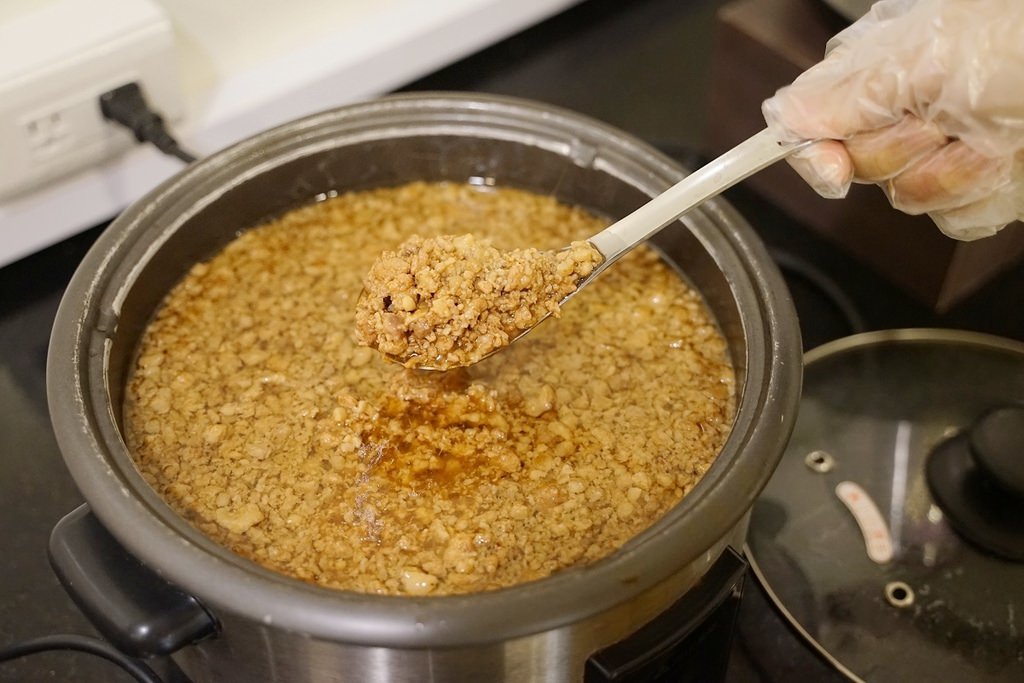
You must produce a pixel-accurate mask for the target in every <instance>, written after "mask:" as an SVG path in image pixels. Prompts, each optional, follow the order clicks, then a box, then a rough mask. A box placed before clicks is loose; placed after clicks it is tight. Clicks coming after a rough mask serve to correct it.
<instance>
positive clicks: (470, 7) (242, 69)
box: [0, 0, 579, 265]
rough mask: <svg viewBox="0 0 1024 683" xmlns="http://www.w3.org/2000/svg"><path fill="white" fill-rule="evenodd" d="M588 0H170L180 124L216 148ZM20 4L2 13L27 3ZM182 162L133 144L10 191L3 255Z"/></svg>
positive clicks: (71, 224)
mask: <svg viewBox="0 0 1024 683" xmlns="http://www.w3.org/2000/svg"><path fill="white" fill-rule="evenodd" d="M4 1H5V2H10V1H11V0H4ZM19 1H20V3H21V4H25V0H14V5H15V6H18V5H19ZM45 1H46V2H53V0H45ZM77 1H78V2H93V1H94V0H77ZM578 1H579V0H433V1H432V2H425V1H424V0H301V1H300V0H294V1H293V2H279V1H278V0H249V1H248V2H246V1H244V0H216V1H214V0H158V3H159V4H160V5H161V6H162V7H163V8H164V10H165V11H166V13H167V14H168V16H169V17H170V19H171V23H172V27H173V30H174V34H175V37H176V39H177V46H178V54H179V71H180V79H181V83H182V89H183V93H184V103H185V114H184V118H183V119H182V121H181V122H180V123H178V124H177V125H176V126H175V133H176V135H177V137H178V138H179V140H180V141H181V142H182V144H183V146H184V147H186V148H187V149H190V150H192V151H194V152H195V153H197V154H199V155H205V154H209V153H211V152H214V151H216V150H218V149H220V148H222V147H225V146H227V145H229V144H231V143H233V142H236V141H238V140H240V139H242V138H245V137H247V136H249V135H251V134H253V133H255V132H257V131H259V130H263V129H265V128H268V127H271V126H274V125H277V124H279V123H283V122H284V121H287V120H290V119H293V118H296V117H299V116H303V115H306V114H309V113H312V112H315V111H319V110H322V109H325V108H328V107H332V106H337V105H340V104H345V103H348V102H352V101H356V100H360V99H365V98H368V97H372V96H374V95H378V94H381V93H383V92H387V91H389V90H392V89H394V88H396V87H398V86H400V85H402V84H404V83H406V82H408V81H410V80H413V79H415V78H417V77H419V76H422V75H425V74H427V73H430V72H431V71H434V70H436V69H438V68H440V67H442V66H444V65H446V64H449V63H451V62H453V61H455V60H457V59H459V58H461V57H463V56H466V55H468V54H471V53H473V52H475V51H477V50H479V49H481V48H483V47H486V46H487V45H490V44H492V43H494V42H497V41H498V40H500V39H502V38H504V37H506V36H508V35H511V34H512V33H514V32H516V31H518V30H520V29H522V28H525V27H527V26H529V25H531V24H533V23H536V22H537V21H540V20H541V19H544V18H546V17H548V16H550V15H552V14H554V13H556V12H558V11H560V10H562V9H564V8H566V7H568V6H570V5H573V4H575V3H576V2H578ZM10 7H11V6H8V7H7V8H6V9H4V10H0V22H3V21H10V20H11V16H10V15H11V14H12V13H13V14H16V12H12V11H11V9H10ZM38 39H39V40H46V39H48V37H47V36H39V37H38ZM180 166H181V164H180V162H177V161H175V160H173V159H169V158H165V157H162V156H161V155H160V153H159V152H156V151H154V150H151V149H149V148H147V147H133V148H131V149H130V150H128V151H127V152H126V153H125V154H124V155H122V156H119V157H117V158H115V159H113V160H111V161H108V162H106V163H102V164H98V165H95V166H93V167H91V168H89V169H88V170H86V171H84V172H82V173H79V174H76V175H74V176H72V177H69V178H67V179H64V180H63V181H60V182H57V183H52V184H49V185H48V186H46V187H43V188H40V189H37V190H35V191H32V192H29V193H25V194H22V195H19V196H17V197H14V198H11V199H8V200H6V201H3V202H2V203H0V265H3V264H5V263H9V262H11V261H13V260H15V259H17V258H20V257H21V256H24V255H26V254H28V253H30V252H32V251H35V250H38V249H40V248H42V247H44V246H47V245H48V244H51V243H53V242H55V241H57V240H60V239H63V238H65V237H67V236H69V235H71V234H74V233H76V232H79V231H81V230H83V229H86V228H88V227H91V226H92V225H95V224H96V223H99V222H101V221H104V220H106V219H108V218H111V217H113V216H114V215H116V214H117V213H118V212H119V211H121V210H122V209H123V208H124V207H125V206H127V205H128V204H129V203H131V202H132V201H134V200H135V199H137V198H138V197H140V196H142V194H144V193H145V192H146V191H148V190H149V189H151V188H152V187H154V186H155V185H156V184H158V183H159V182H160V181H161V180H163V179H165V178H166V177H168V176H170V175H171V174H173V173H174V172H175V171H176V170H178V169H179V168H180Z"/></svg>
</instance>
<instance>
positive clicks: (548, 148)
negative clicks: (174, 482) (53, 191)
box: [47, 94, 801, 683]
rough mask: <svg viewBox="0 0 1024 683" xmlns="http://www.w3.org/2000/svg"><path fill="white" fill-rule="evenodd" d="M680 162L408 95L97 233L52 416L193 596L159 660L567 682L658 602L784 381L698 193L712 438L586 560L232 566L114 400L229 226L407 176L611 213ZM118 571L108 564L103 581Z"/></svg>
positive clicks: (330, 121) (517, 116) (781, 442)
mask: <svg viewBox="0 0 1024 683" xmlns="http://www.w3.org/2000/svg"><path fill="white" fill-rule="evenodd" d="M682 175H683V171H682V170H681V169H680V168H678V167H677V166H676V165H675V164H673V163H672V162H671V161H670V160H668V159H667V158H665V157H664V156H662V155H660V154H658V153H657V152H656V151H654V150H652V149H651V148H650V147H648V146H646V145H644V144H643V143H641V142H639V141H638V140H636V139H634V138H632V137H630V136H628V135H625V134H623V133H622V132H620V131H618V130H615V129H613V128H610V127H608V126H605V125H602V124H600V123H598V122H595V121H593V120H590V119H587V118H584V117H582V116H579V115H576V114H573V113H570V112H566V111H562V110H558V109H554V108H551V107H548V106H544V105H540V104H535V103H529V102H524V101H519V100H512V99H505V98H497V97H489V96H481V95H450V94H439V95H411V96H409V95H406V96H396V97H388V98H384V99H381V100H377V101H374V102H369V103H366V104H359V105H355V106H349V107H344V108H341V109H338V110H335V111H329V112H326V113H323V114H319V115H316V116H312V117H309V118H306V119H303V120H300V121H297V122H294V123H290V124H287V125H284V126H282V127H280V128H276V129H274V130H271V131H268V132H266V133H263V134H260V135H257V136H256V137H253V138H251V139H249V140H246V141H245V142H242V143H240V144H238V145H236V146H234V147H232V148H230V149H227V150H225V151H223V152H221V153H219V154H216V155H215V156H212V157H210V158H208V159H206V160H204V161H201V162H199V163H196V164H193V165H192V166H190V167H189V168H187V169H186V170H184V171H183V172H181V173H180V174H178V175H177V176H175V177H174V178H172V179H170V180H169V181H167V182H165V183H164V184H163V185H161V186H160V187H158V188H157V189H156V190H154V191H153V192H151V193H150V194H149V195H148V196H146V197H145V198H144V199H142V200H141V201H139V202H138V203H136V204H135V205H134V206H132V207H131V208H129V209H128V210H127V211H125V213H124V214H123V215H122V216H121V217H120V218H118V219H117V220H116V221H115V222H114V223H113V224H112V225H111V226H110V228H109V229H108V230H107V231H106V232H105V233H104V234H103V235H102V236H101V237H100V239H99V240H98V242H97V243H96V245H95V246H94V248H93V249H92V250H91V251H90V252H89V254H88V255H87V256H86V258H85V259H84V261H83V262H82V264H81V266H80V268H79V269H78V271H77V272H76V274H75V276H74V278H73V280H72V281H71V284H70V286H69V287H68V290H67V293H66V295H65V297H64V300H63V302H62V303H61V306H60V310H59V312H58V315H57V319H56V322H55V324H54V329H53V336H52V340H51V345H50V354H49V367H48V377H47V390H48V393H49V401H50V412H51V416H52V419H53V425H54V429H55V431H56V434H57V438H58V442H59V444H60V448H61V450H62V452H63V454H64V458H65V460H66V462H67V466H68V468H69V469H70V471H71V473H72V475H73V477H74V479H75V481H76V483H77V484H78V486H79V488H80V489H81V491H82V493H83V494H84V496H85V498H86V500H87V501H88V504H89V505H90V506H91V508H92V510H93V511H94V512H95V515H96V516H98V517H99V519H100V520H101V522H102V524H103V525H104V526H105V527H107V528H108V529H109V530H110V532H112V534H113V535H114V536H115V537H116V539H117V540H118V541H120V543H121V544H122V545H123V546H124V547H125V548H126V549H127V550H128V551H129V552H130V553H131V555H133V556H134V557H135V558H138V559H140V560H141V561H142V562H143V563H145V565H148V566H149V567H151V568H153V569H155V570H156V571H157V572H158V573H159V574H160V575H161V576H163V577H164V578H165V579H167V580H168V581H170V582H171V583H173V584H175V585H176V586H178V587H180V589H181V590H182V591H184V592H185V593H187V594H189V595H191V596H194V597H195V599H197V600H198V602H199V603H201V604H202V605H203V606H204V607H205V609H206V610H207V611H208V612H209V613H210V614H212V615H213V616H214V617H215V619H216V623H217V633H216V635H214V636H213V637H209V638H206V639H204V640H202V641H201V642H199V643H197V644H194V645H191V646H188V647H185V648H183V649H181V650H180V651H178V652H177V653H176V654H175V655H174V657H175V660H176V661H177V662H178V664H179V665H180V666H181V667H182V668H183V669H184V671H185V672H186V673H187V674H188V675H189V676H190V677H191V678H193V679H194V680H196V681H264V680H276V681H287V682H289V683H300V682H302V681H342V680H345V681H348V680H351V681H385V680H387V681H392V680H393V681H425V680H431V681H441V680H453V681H469V680H481V681H482V680H487V681H501V680H509V681H569V680H580V679H581V678H582V675H583V667H584V662H585V660H586V659H587V657H588V655H589V654H590V653H592V652H594V651H595V650H597V649H598V648H601V647H603V646H605V645H608V644H610V643H613V642H616V641H618V640H620V639H621V638H623V637H624V636H626V635H628V634H630V633H631V632H633V631H635V630H636V629H637V628H638V627H639V626H640V625H642V624H644V623H645V622H647V621H648V620H650V619H651V618H652V617H653V616H655V615H657V614H658V613H660V612H661V611H662V610H664V609H665V608H666V607H667V606H668V605H670V604H671V603H672V602H673V601H675V600H676V599H678V598H679V597H680V596H681V595H683V594H685V593H686V591H687V590H688V589H689V588H691V587H692V586H693V585H694V584H695V582H697V581H698V580H699V579H700V578H701V577H702V576H703V575H704V573H705V572H706V571H707V569H708V567H709V566H711V564H712V563H713V562H714V561H715V560H716V558H718V556H719V555H720V554H721V553H722V552H723V550H724V549H726V548H727V547H728V546H730V545H732V546H735V547H739V545H740V544H741V543H742V541H743V538H744V535H745V532H746V525H747V519H748V512H749V508H750V507H751V505H752V503H753V501H754V499H755V497H756V496H757V494H758V492H759V491H760V490H761V488H762V487H763V486H764V484H765V483H766V481H767V479H768V477H769V475H770V474H771V472H772V470H773V469H774V467H775V465H776V463H777V461H778V460H779V458H780V457H781V454H782V452H783V448H784V446H785V443H786V440H787V438H788V436H789V433H790V430H791V428H792V425H793V421H794V417H795V411H796V407H797V403H798V397H799V392H800V378H801V362H800V359H801V346H800V339H799V330H798V327H797V324H796V317H795V313H794V310H793V308H792V304H791V302H790V300H789V298H788V294H787V292H786V289H785V286H784V284H783V282H782V280H781V278H780V276H779V274H778V271H777V270H776V268H775V267H774V265H773V264H772V263H771V261H770V259H769V258H768V255H767V253H766V251H765V249H764V248H763V246H762V244H761V243H760V242H759V240H758V239H757V238H756V236H755V235H754V233H753V231H752V230H751V229H750V228H749V227H748V226H747V225H746V224H745V223H744V222H743V220H742V219H741V218H740V217H739V216H738V215H737V214H736V213H735V212H734V211H733V210H732V209H731V208H729V207H728V206H727V205H725V204H724V203H722V202H709V203H707V204H705V205H704V206H702V207H701V208H700V209H699V210H696V211H694V212H692V213H691V214H690V215H689V216H688V217H686V218H685V219H684V220H682V221H681V222H680V223H679V224H677V225H673V226H670V228H668V229H666V230H664V231H663V232H662V233H661V234H660V235H659V236H658V238H657V244H658V245H659V246H660V248H661V249H662V250H663V251H664V253H665V254H666V255H667V256H668V257H669V258H670V259H671V260H672V261H673V262H674V263H675V264H677V265H678V267H679V269H680V271H681V272H682V273H683V274H684V275H685V277H687V278H688V279H689V280H690V281H691V282H692V283H693V284H695V285H696V286H697V287H698V288H699V289H700V291H701V292H703V294H704V296H705V297H706V299H707V302H708V304H709V305H710V307H711V309H712V310H713V312H714V314H715V316H716V317H717V319H718V321H719V323H720V325H721V327H722V329H723V331H724V332H725V335H726V336H727V338H728V341H729V348H730V351H731V354H732V357H733V360H734V362H735V365H736V368H737V371H738V375H739V376H738V394H739V396H738V399H739V405H738V411H737V415H736V421H735V425H734V427H733V430H732V434H731V436H730V438H729V440H728V443H727V444H726V446H725V449H724V451H723V452H722V454H721V455H720V456H719V458H718V460H717V461H716V462H715V464H714V466H713V467H712V468H711V469H710V471H709V472H708V473H707V475H706V476H705V477H704V479H703V481H701V482H700V484H699V485H698V486H697V487H696V488H695V490H694V491H693V492H692V493H691V494H690V495H689V496H687V497H686V498H685V499H684V500H683V501H682V502H681V503H680V504H679V505H678V506H677V507H676V508H674V509H673V510H672V511H670V512H669V513H668V514H667V515H666V516H665V517H664V518H663V519H662V520H661V521H659V522H658V523H657V524H655V525H654V526H653V527H652V528H650V529H649V530H648V531H646V532H644V533H643V534H641V535H639V536H638V537H636V538H635V539H633V540H632V541H631V542H630V543H628V544H627V545H626V546H625V547H624V548H622V549H621V550H620V551H618V552H617V553H615V554H614V555H612V556H611V557H608V558H607V559H605V560H603V561H601V562H598V563H596V564H594V565H592V566H589V567H584V568H577V569H572V570H569V571H565V572H562V573H560V574H558V575H555V576H552V577H550V578H547V579H544V580H540V581H536V582H533V583H529V584H525V585H521V586H516V587H513V588H508V589H504V590H498V591H493V592H489V593H481V594H474V595H462V596H450V597H434V598H411V597H382V596H372V595H363V594H357V593H348V592H342V591H334V590H328V589H324V588H319V587H315V586H312V585H308V584H305V583H303V582H300V581H297V580H292V579H289V578H287V577H285V576H281V575H278V574H275V573H272V572H270V571H267V570H264V569H262V568H260V567H258V566H256V565H255V564H253V563H251V562H249V561H246V560H244V559H241V558H239V557H237V556H235V555H233V554H232V553H230V552H228V551H227V550H225V549H224V548H222V547H220V546H218V545H216V544H214V543H213V542H211V541H210V540H208V539H207V538H205V537H204V536H203V535H201V534H200V533H198V532H197V531H196V530H194V529H193V528H192V527H190V526H189V525H188V524H186V523H185V522H184V521H183V520H182V519H180V518H179V517H178V516H177V515H176V514H175V513H174V512H173V511H172V510H171V509H170V508H169V507H168V506H167V505H166V504H165V503H164V502H163V501H162V500H160V499H159V498H158V497H157V495H156V494H155V493H154V492H153V491H152V490H151V489H150V488H149V486H148V485H147V484H146V483H145V481H144V480H143V479H142V477H141V476H140V475H139V473H138V472H137V471H136V469H135V467H134V466H133V464H132V461H131V459H130V457H129V455H128V452H127V450H126V448H125V445H124V443H123V441H122V438H121V430H120V421H121V400H122V386H123V384H124V381H125V374H126V372H127V369H128V366H129V361H130V360H131V358H132V353H133V349H134V347H135V345H136V342H137V340H138V338H139V335H140V332H141V331H142V329H143V328H144V326H145V325H146V323H147V321H148V319H149V317H150V315H151V313H152V312H153V310H154V309H155V307H156V306H157V305H158V304H159V302H160V300H161V298H162V297H163V296H164V294H165V293H166V292H167V291H168V290H169V288H170V287H171V286H172V285H173V284H174V283H175V282H176V281H177V280H178V279H179V278H180V277H181V276H182V275H183V274H184V272H185V271H186V269H188V268H189V266H190V265H192V264H193V263H195V262H196V261H198V260H201V259H204V258H205V257H207V256H210V255H211V254H212V253H214V252H215V251H217V250H218V249H219V248H220V247H222V246H223V245H224V244H225V243H226V242H228V241H229V240H231V239H232V238H233V237H234V236H235V235H236V234H237V233H238V231H240V230H243V229H245V228H246V227H248V226H250V225H252V224H254V223H257V222H259V221H261V220H263V219H265V218H267V217H269V216H273V215H275V214H278V213H280V212H282V211H284V210H286V209H289V208H291V207H293V206H295V205H297V204H301V203H304V202H309V201H311V200H313V199H314V198H315V197H316V196H317V195H319V194H321V193H329V192H334V191H344V190H349V189H361V188H369V187H375V186H382V185H393V184H397V183H402V182H405V181H410V180H415V179H427V180H453V181H460V182H461V181H466V180H467V179H470V178H481V177H482V178H493V179H494V181H495V182H497V183H498V184H502V185H513V186H518V187H523V188H527V189H531V190H535V191H539V192H544V193H549V194H552V195H554V196H556V197H558V198H559V199H562V200H564V201H567V202H570V203H574V204H579V205H582V206H585V207H588V208H589V209H591V210H593V211H596V212H599V213H602V214H606V215H607V216H609V217H611V218H617V217H620V216H622V215H624V214H626V213H628V212H629V211H630V210H632V209H634V208H636V207H637V206H639V205H640V204H641V203H642V202H644V201H645V199H646V198H648V197H650V196H652V195H654V194H656V193H658V192H659V191H661V190H663V189H665V188H667V187H668V186H670V185H671V184H672V183H674V182H676V181H677V180H678V179H679V178H680V177H681V176H682ZM107 578H108V579H109V580H110V581H109V585H112V586H116V585H117V577H116V576H113V577H107Z"/></svg>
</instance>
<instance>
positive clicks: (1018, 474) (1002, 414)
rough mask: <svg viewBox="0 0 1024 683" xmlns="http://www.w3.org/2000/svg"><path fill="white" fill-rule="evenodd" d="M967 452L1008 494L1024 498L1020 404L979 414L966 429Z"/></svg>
mask: <svg viewBox="0 0 1024 683" xmlns="http://www.w3.org/2000/svg"><path fill="white" fill-rule="evenodd" d="M969 439H970V446H971V455H973V456H974V460H975V462H977V463H978V465H979V466H980V467H981V468H982V469H984V470H985V473H986V474H988V475H989V476H990V477H992V478H993V479H995V480H996V482H998V483H999V484H1000V485H1001V486H1002V487H1003V488H1005V489H1006V491H1007V492H1008V493H1011V494H1014V495H1017V496H1021V497H1024V405H1012V406H1002V407H999V408H994V409H993V410H990V411H988V412H987V413H985V414H984V415H982V416H981V417H980V418H979V419H978V421H977V422H975V423H974V426H973V427H971V431H970V436H969Z"/></svg>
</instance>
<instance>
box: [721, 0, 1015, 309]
mask: <svg viewBox="0 0 1024 683" xmlns="http://www.w3.org/2000/svg"><path fill="white" fill-rule="evenodd" d="M842 27H843V24H842V22H841V21H840V20H839V19H838V17H836V16H834V15H833V14H832V13H831V12H830V11H829V10H828V9H827V8H826V7H825V6H824V4H823V3H821V2H818V1H817V0H737V1H735V2H732V3H729V4H727V5H725V6H724V7H723V8H722V9H721V10H720V11H719V13H718V21H717V25H716V30H717V35H716V39H715V54H714V57H713V61H712V68H713V79H712V83H713V84H712V86H711V92H710V94H709V107H710V111H709V118H708V120H709V124H708V139H707V144H708V149H706V150H705V151H706V152H707V153H709V154H720V153H721V152H723V151H725V150H726V149H728V148H730V147H732V146H733V145H735V144H737V143H738V142H741V141H742V140H743V139H745V138H747V137H748V136H750V135H752V134H753V133H755V132H757V131H758V130H760V129H761V128H763V127H764V118H763V117H762V115H761V103H762V102H763V101H764V100H765V99H767V98H769V97H771V96H772V95H773V94H774V93H775V91H776V90H777V89H778V88H780V87H782V86H784V85H786V84H788V83H790V82H791V81H792V80H793V79H794V78H796V77H797V75H799V74H800V73H801V72H802V71H804V70H805V69H807V68H808V67H810V66H812V65H813V64H815V63H816V62H818V61H819V60H820V59H821V57H822V56H823V55H824V51H825V43H826V42H827V41H828V39H829V38H830V37H831V36H832V35H833V34H834V33H836V32H837V31H839V30H841V29H842ZM746 183H747V184H748V186H749V187H750V188H751V189H753V190H754V191H756V192H757V193H759V194H761V195H762V196H763V197H764V198H765V199H767V200H768V201H770V202H771V203H772V204H774V205H775V206H778V207H779V208H780V209H782V210H783V211H784V212H786V213H787V214H789V215H790V216H792V217H793V219H794V220H796V221H797V222H799V223H800V224H802V225H804V226H807V227H808V228H810V229H812V230H814V231H815V232H818V233H821V234H822V235H823V236H825V237H826V238H827V239H829V240H830V241H832V242H834V243H835V244H838V245H840V246H841V247H843V248H844V249H846V250H848V251H849V252H850V253H852V254H853V255H854V256H856V257H857V258H858V259H860V260H861V261H864V262H865V263H867V264H869V265H870V266H872V267H873V268H875V269H876V270H877V271H879V272H880V273H881V274H882V275H883V276H885V277H886V278H887V279H889V280H890V281H892V282H893V283H894V284H896V285H897V286H899V287H900V288H902V289H904V290H906V291H907V292H908V293H910V294H912V295H913V296H914V297H915V298H918V299H920V300H922V301H924V302H925V303H926V304H928V305H930V306H931V307H933V308H934V309H935V310H938V311H943V310H946V309H949V308H951V307H953V306H954V305H955V304H956V303H957V302H958V301H960V300H962V299H963V298H965V297H966V296H968V295H969V294H970V293H972V292H973V291H975V290H976V289H977V288H979V287H980V286H982V285H983V284H985V283H986V282H988V281H989V280H991V279H992V278H993V277H994V276H996V275H997V274H998V273H1000V272H1002V271H1003V270H1004V269H1006V268H1008V267H1010V266H1012V265H1013V264H1015V263H1018V262H1020V261H1021V260H1022V257H1024V226H1022V225H1021V224H1020V223H1015V224H1013V225H1010V226H1008V227H1006V228H1004V229H1003V230H1002V231H1001V232H1000V233H999V234H997V235H996V236H994V237H990V238H986V239H982V240H979V241H975V242H958V241H956V240H952V239H949V238H947V237H945V236H944V235H942V234H941V233H940V232H939V231H938V230H937V229H936V228H935V225H934V224H933V223H932V221H931V219H929V218H928V217H927V216H907V215H904V214H902V213H900V212H898V211H895V210H893V209H892V207H890V206H889V203H888V200H887V199H886V198H885V196H884V195H883V194H882V192H881V191H880V190H879V189H878V188H876V187H874V186H861V185H855V186H854V187H853V188H852V189H851V191H850V194H849V196H848V197H847V198H846V199H844V200H826V199H822V198H821V197H819V196H818V195H817V194H815V193H814V191H813V190H811V189H810V188H809V187H808V186H807V185H806V184H804V182H803V181H802V180H801V179H800V178H799V177H798V176H797V175H796V173H794V172H793V170H792V169H790V168H789V167H788V165H786V164H784V163H782V164H776V165H775V166H773V167H772V168H769V169H767V170H765V171H762V172H761V173H759V174H757V175H756V176H754V177H752V178H750V179H749V180H747V181H746Z"/></svg>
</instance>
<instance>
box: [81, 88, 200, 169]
mask: <svg viewBox="0 0 1024 683" xmlns="http://www.w3.org/2000/svg"><path fill="white" fill-rule="evenodd" d="M100 112H101V113H102V114H103V118H105V119H107V120H109V121H114V122H115V123H119V124H121V125H122V126H124V127H125V128H127V129H128V130H130V131H131V132H132V133H133V134H134V135H135V139H136V140H138V141H139V142H148V143H151V144H152V145H153V146H154V147H156V148H157V149H159V150H160V151H161V152H163V153H164V154H170V155H171V156H175V157H177V158H179V159H181V160H182V161H185V162H188V163H191V162H193V161H195V160H196V157H195V155H193V154H190V153H189V152H186V151H185V150H184V149H182V148H181V146H180V145H179V144H178V141H177V140H175V139H174V136H173V135H171V134H170V132H169V131H168V130H167V127H166V126H165V125H164V119H163V117H162V116H160V115H159V114H157V113H156V112H155V111H153V110H152V109H151V108H150V106H149V103H148V102H147V101H146V96H145V95H144V94H143V92H142V88H141V87H140V86H139V84H138V83H134V82H133V83H128V84H127V85H122V86H121V87H119V88H114V89H113V90H110V91H108V92H105V93H103V94H102V95H100Z"/></svg>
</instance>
